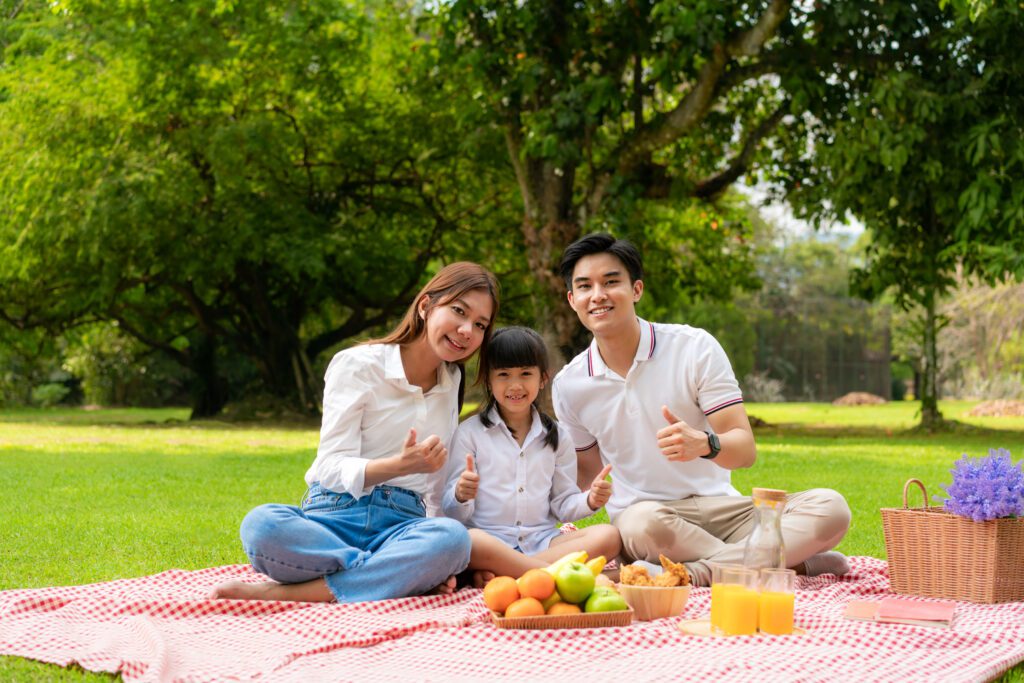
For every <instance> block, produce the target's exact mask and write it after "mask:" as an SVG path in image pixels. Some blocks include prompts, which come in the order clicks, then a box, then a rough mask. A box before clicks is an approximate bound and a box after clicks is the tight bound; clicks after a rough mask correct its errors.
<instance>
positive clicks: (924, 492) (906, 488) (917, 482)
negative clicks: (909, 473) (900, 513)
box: [903, 479, 928, 510]
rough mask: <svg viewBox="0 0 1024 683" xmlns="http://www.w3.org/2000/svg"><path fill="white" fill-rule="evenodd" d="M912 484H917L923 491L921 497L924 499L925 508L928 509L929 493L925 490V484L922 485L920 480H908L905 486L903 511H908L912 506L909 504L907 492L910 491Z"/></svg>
mask: <svg viewBox="0 0 1024 683" xmlns="http://www.w3.org/2000/svg"><path fill="white" fill-rule="evenodd" d="M911 484H917V487H918V488H919V489H921V495H922V496H923V497H924V507H928V492H927V491H925V489H924V484H922V483H921V480H920V479H907V483H906V484H904V485H903V509H904V510H906V509H908V508H909V507H910V506H909V505H908V504H907V491H908V490H909V489H910V485H911Z"/></svg>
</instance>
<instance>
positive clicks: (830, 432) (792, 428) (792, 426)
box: [751, 419, 1024, 442]
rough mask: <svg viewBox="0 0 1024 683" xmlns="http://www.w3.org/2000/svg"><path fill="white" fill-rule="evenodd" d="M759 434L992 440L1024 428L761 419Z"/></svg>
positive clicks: (757, 427)
mask: <svg viewBox="0 0 1024 683" xmlns="http://www.w3.org/2000/svg"><path fill="white" fill-rule="evenodd" d="M751 423H752V424H753V425H754V434H755V435H766V436H776V437H786V436H811V437H821V438H834V439H838V438H845V437H853V438H866V439H880V438H884V439H912V440H928V439H930V438H934V439H940V440H941V439H947V438H949V437H951V436H952V437H963V438H967V439H971V440H976V439H977V440H980V439H990V440H993V441H996V442H998V441H1003V440H1006V439H1007V438H1008V437H1009V438H1024V430H1021V429H1005V428H1004V429H995V428H992V427H982V426H978V425H972V424H967V423H966V422H960V421H958V420H944V421H943V422H942V423H941V425H940V426H938V427H937V428H934V429H926V428H924V427H922V426H921V425H916V426H914V427H908V428H894V427H886V426H883V425H815V424H802V423H786V422H782V423H774V424H768V423H766V422H764V421H763V420H758V421H757V424H754V420H753V419H752V420H751Z"/></svg>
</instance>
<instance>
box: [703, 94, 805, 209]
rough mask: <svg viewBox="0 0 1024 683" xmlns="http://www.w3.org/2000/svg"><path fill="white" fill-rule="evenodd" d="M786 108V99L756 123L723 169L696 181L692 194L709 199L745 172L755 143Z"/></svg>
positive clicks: (784, 112) (754, 150)
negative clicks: (737, 152)
mask: <svg viewBox="0 0 1024 683" xmlns="http://www.w3.org/2000/svg"><path fill="white" fill-rule="evenodd" d="M787 108H788V101H785V102H783V103H782V104H780V105H779V107H778V108H777V109H776V110H775V111H774V112H772V113H771V114H770V115H769V116H768V117H767V118H765V120H764V121H762V122H761V123H760V124H758V126H757V128H755V129H754V130H753V131H752V132H751V133H750V135H748V136H747V139H746V140H744V141H743V147H742V148H741V149H740V151H739V154H737V155H736V156H735V157H733V158H732V160H731V161H730V162H729V164H728V166H727V167H726V168H725V170H723V171H721V172H720V173H717V174H715V175H713V176H711V177H710V178H706V179H704V180H701V181H699V182H698V183H697V185H696V187H694V190H693V196H694V197H699V198H701V199H711V198H713V197H717V196H718V195H719V194H721V193H722V192H723V191H724V190H725V189H726V188H728V187H729V186H730V185H731V184H732V183H734V182H735V181H736V180H737V179H738V178H739V177H740V176H741V175H743V174H744V173H746V172H747V170H748V169H749V168H750V161H751V159H753V157H754V152H756V151H757V145H758V143H759V142H761V140H762V139H764V137H765V136H766V135H768V134H769V133H770V132H771V131H772V129H774V128H775V127H776V126H777V125H779V122H781V121H782V118H783V117H784V116H785V115H786V109H787Z"/></svg>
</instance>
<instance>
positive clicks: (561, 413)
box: [551, 377, 597, 451]
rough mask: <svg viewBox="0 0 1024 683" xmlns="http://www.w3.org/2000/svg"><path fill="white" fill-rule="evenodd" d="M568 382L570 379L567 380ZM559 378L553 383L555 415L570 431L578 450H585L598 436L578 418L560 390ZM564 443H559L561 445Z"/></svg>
mask: <svg viewBox="0 0 1024 683" xmlns="http://www.w3.org/2000/svg"><path fill="white" fill-rule="evenodd" d="M566 381H567V382H568V381H569V380H566ZM560 384H561V383H560V382H559V381H558V378H557V377H556V378H555V381H554V382H552V383H551V403H552V405H553V406H554V408H555V417H556V418H557V419H558V423H559V424H560V425H562V426H563V427H565V429H566V430H567V431H568V432H569V436H570V437H571V438H570V442H571V443H572V444H573V445H574V446H575V448H576V450H581V451H582V450H585V449H587V448H590V447H591V446H593V445H594V444H596V443H597V437H595V436H594V435H593V434H591V433H590V432H588V431H587V430H586V429H585V428H584V427H583V425H582V424H580V422H579V420H578V419H577V418H576V411H574V410H572V408H571V407H570V406H569V404H568V401H567V400H566V396H565V394H564V393H563V392H562V391H561V390H560ZM561 445H562V444H561V443H559V446H561Z"/></svg>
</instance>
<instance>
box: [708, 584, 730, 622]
mask: <svg viewBox="0 0 1024 683" xmlns="http://www.w3.org/2000/svg"><path fill="white" fill-rule="evenodd" d="M725 590H726V584H724V583H716V584H712V586H711V630H712V631H713V632H714V633H722V632H723V630H722V593H724V592H725Z"/></svg>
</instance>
